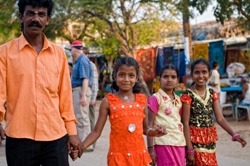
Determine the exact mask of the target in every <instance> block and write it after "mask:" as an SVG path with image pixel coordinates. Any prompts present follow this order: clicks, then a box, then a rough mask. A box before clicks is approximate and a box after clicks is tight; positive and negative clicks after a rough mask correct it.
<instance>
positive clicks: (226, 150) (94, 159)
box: [0, 101, 250, 166]
mask: <svg viewBox="0 0 250 166" xmlns="http://www.w3.org/2000/svg"><path fill="white" fill-rule="evenodd" d="M98 103H100V101H98ZM96 116H98V108H96ZM227 120H228V122H229V124H230V126H231V127H232V128H233V130H234V131H237V132H239V133H241V134H242V135H243V136H244V137H245V139H246V140H247V141H248V145H247V146H246V147H245V148H243V149H242V148H241V147H240V145H239V144H238V143H235V142H232V141H231V137H230V136H229V135H228V134H227V133H226V132H225V131H224V130H223V129H222V128H221V127H220V126H218V125H217V124H216V126H217V132H218V135H219V141H218V142H217V159H218V163H219V166H249V165H250V164H249V163H250V122H249V121H243V122H235V120H234V119H232V118H227ZM109 132H110V123H109V120H107V122H106V125H105V127H104V130H103V132H102V135H101V136H100V138H99V139H98V141H97V144H96V148H95V150H94V152H88V153H83V156H82V157H81V158H80V159H77V160H76V161H71V159H70V165H71V166H106V165H107V164H106V153H107V151H108V147H109V140H108V139H109ZM0 166H7V163H6V158H5V141H3V145H2V146H1V147H0Z"/></svg>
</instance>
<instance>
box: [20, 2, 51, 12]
mask: <svg viewBox="0 0 250 166" xmlns="http://www.w3.org/2000/svg"><path fill="white" fill-rule="evenodd" d="M26 5H31V6H32V7H34V8H35V7H44V8H47V9H48V16H51V14H52V9H53V6H54V1H53V0H19V1H18V7H19V13H20V14H22V15H23V13H24V9H25V6H26Z"/></svg>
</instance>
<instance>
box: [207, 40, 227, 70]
mask: <svg viewBox="0 0 250 166" xmlns="http://www.w3.org/2000/svg"><path fill="white" fill-rule="evenodd" d="M213 62H218V63H219V64H220V68H219V70H218V72H219V73H220V74H223V73H224V72H225V71H224V70H225V67H224V62H225V56H224V46H223V40H221V41H216V42H211V43H209V63H210V66H211V69H213Z"/></svg>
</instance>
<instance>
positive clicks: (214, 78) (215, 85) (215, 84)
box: [208, 62, 221, 96]
mask: <svg viewBox="0 0 250 166" xmlns="http://www.w3.org/2000/svg"><path fill="white" fill-rule="evenodd" d="M219 68H220V65H219V63H218V62H213V70H212V74H211V76H210V78H209V80H208V85H209V86H211V88H212V89H213V90H215V92H217V94H218V95H219V96H220V91H221V89H220V74H219V72H218V70H219Z"/></svg>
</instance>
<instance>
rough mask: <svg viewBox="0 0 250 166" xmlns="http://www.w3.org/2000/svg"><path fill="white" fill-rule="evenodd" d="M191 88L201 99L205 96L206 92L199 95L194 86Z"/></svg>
mask: <svg viewBox="0 0 250 166" xmlns="http://www.w3.org/2000/svg"><path fill="white" fill-rule="evenodd" d="M193 87H194V91H195V93H197V95H199V96H200V97H202V98H204V97H205V95H206V90H205V91H204V93H203V94H202V95H200V94H199V93H198V91H197V90H196V88H195V86H193Z"/></svg>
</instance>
